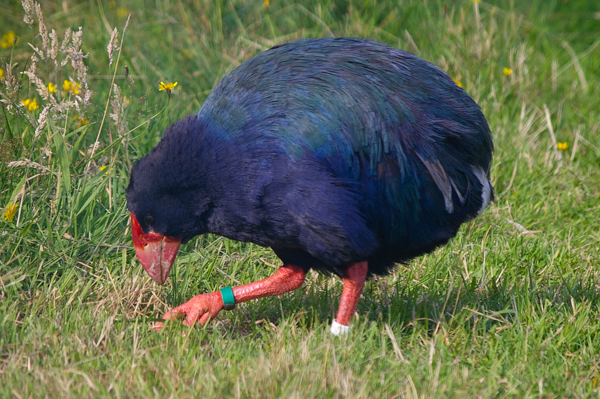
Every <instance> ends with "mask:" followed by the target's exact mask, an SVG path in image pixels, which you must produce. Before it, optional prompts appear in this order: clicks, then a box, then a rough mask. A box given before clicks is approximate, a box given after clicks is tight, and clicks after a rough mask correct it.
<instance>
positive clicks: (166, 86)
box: [158, 82, 177, 91]
mask: <svg viewBox="0 0 600 399" xmlns="http://www.w3.org/2000/svg"><path fill="white" fill-rule="evenodd" d="M176 86H177V82H175V83H165V82H160V85H159V86H158V91H163V90H167V91H171V90H173V89H174V88H175V87H176Z"/></svg>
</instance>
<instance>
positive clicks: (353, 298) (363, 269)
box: [331, 262, 369, 335]
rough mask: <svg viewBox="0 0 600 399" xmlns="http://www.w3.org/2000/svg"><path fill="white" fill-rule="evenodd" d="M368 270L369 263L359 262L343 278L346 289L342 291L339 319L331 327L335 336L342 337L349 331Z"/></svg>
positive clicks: (347, 270)
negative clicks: (341, 335)
mask: <svg viewBox="0 0 600 399" xmlns="http://www.w3.org/2000/svg"><path fill="white" fill-rule="evenodd" d="M368 270H369V263H368V262H358V263H355V264H353V265H352V266H350V267H349V268H348V269H346V275H345V276H344V277H343V278H342V282H343V283H344V288H343V289H342V299H341V300H340V307H339V309H338V313H337V317H336V318H335V320H334V323H333V324H332V326H331V332H332V333H333V334H334V335H340V334H343V333H346V332H347V331H348V328H347V327H348V326H350V322H351V321H352V316H354V312H356V305H358V299H359V298H360V295H361V294H362V291H363V288H364V287H365V280H366V279H367V271H368ZM336 324H337V325H336ZM344 327H346V328H344Z"/></svg>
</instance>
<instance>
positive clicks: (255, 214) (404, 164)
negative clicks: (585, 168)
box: [127, 38, 493, 335]
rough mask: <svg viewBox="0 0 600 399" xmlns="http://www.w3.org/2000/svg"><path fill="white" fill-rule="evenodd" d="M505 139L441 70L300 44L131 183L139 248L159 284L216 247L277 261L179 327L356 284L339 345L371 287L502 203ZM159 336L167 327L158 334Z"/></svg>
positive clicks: (358, 43)
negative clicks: (232, 244)
mask: <svg viewBox="0 0 600 399" xmlns="http://www.w3.org/2000/svg"><path fill="white" fill-rule="evenodd" d="M492 150H493V144H492V138H491V135H490V129H489V127H488V124H487V122H486V119H485V117H484V116H483V114H482V112H481V109H480V108H479V106H478V105H477V104H476V103H475V102H474V101H473V100H472V99H471V98H470V97H469V96H468V95H467V94H466V93H465V92H464V91H463V90H462V89H461V88H460V87H458V86H457V85H456V83H455V82H454V81H453V80H452V79H451V78H449V77H448V76H447V75H446V74H445V73H444V72H443V71H442V70H441V69H439V68H437V67H436V66H434V65H432V64H430V63H428V62H426V61H424V60H422V59H420V58H418V57H416V56H415V55H413V54H411V53H408V52H406V51H402V50H397V49H394V48H390V47H388V46H385V45H382V44H378V43H374V42H371V41H368V40H364V39H355V38H336V39H314V40H300V41H295V42H292V43H287V44H282V45H279V46H276V47H273V48H272V49H270V50H267V51H265V52H263V53H262V54H260V55H257V56H255V57H253V58H251V59H249V60H248V61H246V62H244V63H243V64H242V65H241V66H239V67H238V68H236V69H234V70H233V71H231V72H230V73H229V74H228V75H226V76H225V77H224V78H223V79H222V80H221V81H220V83H219V84H218V85H217V86H216V87H215V89H214V90H213V91H212V93H211V94H210V95H209V96H208V98H207V99H206V101H205V102H204V104H203V106H202V108H201V109H200V111H199V112H198V113H197V114H195V115H192V116H189V117H187V118H185V119H183V120H181V121H179V122H177V123H175V124H173V125H172V126H171V127H170V128H169V129H167V131H166V132H165V133H164V136H163V138H162V140H161V141H160V143H158V145H157V146H156V147H155V148H154V149H153V150H152V151H151V152H150V153H149V154H148V155H146V156H145V157H144V158H142V159H141V160H140V161H139V162H138V163H137V164H136V165H135V166H134V167H133V169H132V171H131V180H130V183H129V187H128V189H127V203H128V208H129V210H130V211H131V224H132V234H133V243H134V246H135V250H136V253H137V256H138V258H139V259H140V261H141V263H142V266H143V267H144V269H146V271H147V272H148V274H149V275H150V276H151V277H152V278H153V279H154V280H155V281H156V282H158V283H159V284H162V283H164V282H165V280H166V279H167V276H168V275H169V270H170V269H171V266H172V264H173V260H174V258H175V256H176V254H177V251H178V248H179V245H180V243H182V242H183V243H185V242H187V241H189V240H190V239H192V238H193V237H195V236H197V235H199V234H203V233H214V234H219V235H221V236H225V237H228V238H231V239H233V240H238V241H247V242H253V243H255V244H258V245H261V246H264V247H270V248H272V249H273V251H274V252H275V254H276V255H277V256H278V257H279V258H280V259H281V261H282V262H283V265H282V266H281V267H280V268H279V269H278V271H277V272H275V274H273V275H272V276H271V277H269V278H267V279H265V280H262V281H258V282H254V283H250V284H246V285H242V286H239V287H233V288H230V287H228V288H224V289H222V290H220V292H212V293H207V294H202V295H198V296H195V297H194V298H192V299H191V300H190V301H188V302H186V303H185V304H183V305H181V306H178V307H176V308H174V309H173V310H171V311H169V312H168V313H166V314H165V316H164V319H169V318H171V317H172V316H174V315H175V314H176V313H181V314H183V315H185V316H186V321H185V324H187V325H193V324H194V323H196V322H199V323H202V324H204V323H206V322H207V321H208V320H209V319H211V318H214V317H215V316H216V315H217V314H218V313H219V311H220V310H221V309H223V308H226V309H230V308H233V306H234V304H235V303H238V302H244V301H248V300H250V299H255V298H260V297H264V296H268V295H279V294H282V293H284V292H288V291H291V290H294V289H296V288H298V287H300V286H301V285H302V283H303V282H304V278H305V276H306V273H307V271H308V270H309V269H311V268H312V269H316V270H320V271H326V272H331V273H334V274H336V275H338V276H339V277H341V278H342V281H343V290H342V296H341V301H340V307H339V310H338V313H337V317H336V319H335V320H334V321H333V324H332V327H331V331H332V332H333V333H334V334H336V335H337V334H341V333H345V332H347V331H348V328H349V326H350V322H351V319H352V316H353V314H354V312H355V310H356V305H357V302H358V299H359V297H360V295H361V293H362V290H363V287H364V283H365V280H366V278H367V277H369V276H371V275H384V274H386V273H389V272H390V270H391V269H392V267H393V266H394V264H395V263H401V262H406V261H408V260H409V259H411V258H414V257H416V256H419V255H422V254H425V253H428V252H431V251H433V250H434V249H435V248H436V247H438V246H440V245H443V244H445V243H447V242H448V240H449V239H450V238H452V237H454V236H455V235H456V233H457V230H458V229H459V227H460V225H461V224H462V223H464V222H465V221H468V220H469V219H472V218H474V217H475V216H477V215H478V214H479V213H481V212H482V211H483V210H484V209H485V208H486V206H487V205H488V203H489V201H490V200H491V199H492V196H493V188H492V185H491V183H490V181H489V170H490V163H491V160H492ZM159 328H160V327H159Z"/></svg>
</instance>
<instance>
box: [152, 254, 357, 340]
mask: <svg viewBox="0 0 600 399" xmlns="http://www.w3.org/2000/svg"><path fill="white" fill-rule="evenodd" d="M304 277H306V272H305V271H304V269H302V268H301V267H298V266H294V265H285V266H282V267H280V268H279V269H277V271H276V272H275V274H273V275H272V276H271V277H269V278H267V279H265V280H261V281H256V282H254V283H250V284H245V285H240V286H239V287H234V288H233V296H234V298H235V302H236V303H239V302H246V301H249V300H251V299H257V298H262V297H265V296H273V295H280V294H283V293H285V292H288V291H292V290H295V289H297V288H299V287H300V286H301V285H302V284H303V283H304ZM359 295H360V294H359ZM221 309H223V298H222V297H221V293H220V292H210V293H207V294H201V295H196V296H195V297H193V298H192V299H190V300H189V301H187V302H186V303H184V304H183V305H181V306H178V307H176V308H174V309H172V310H170V311H168V312H167V313H165V315H164V316H163V319H165V320H170V319H172V318H177V317H178V316H180V315H183V316H185V317H186V320H185V321H184V322H183V324H185V325H188V326H193V325H194V324H195V323H196V322H199V323H200V324H205V323H206V322H207V321H209V320H210V319H213V318H214V317H215V316H216V315H217V314H218V313H219V312H220V311H221ZM162 325H163V324H162V323H159V324H158V325H157V326H156V327H155V330H158V331H160V329H161V328H162Z"/></svg>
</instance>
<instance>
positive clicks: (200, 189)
mask: <svg viewBox="0 0 600 399" xmlns="http://www.w3.org/2000/svg"><path fill="white" fill-rule="evenodd" d="M192 121H193V120H190V118H187V119H184V120H182V121H180V122H177V123H175V124H174V125H173V126H171V127H170V128H169V129H168V130H167V132H166V133H165V135H164V137H163V140H162V141H161V142H160V143H159V144H158V145H157V146H156V147H155V148H154V149H153V150H152V152H150V153H149V154H147V155H146V156H145V157H144V158H142V159H141V160H140V161H139V162H138V163H137V164H135V165H134V167H133V168H132V170H131V176H130V180H129V186H128V188H127V193H126V194H127V208H128V209H129V212H130V213H131V233H132V236H133V245H134V247H135V253H136V255H137V257H138V258H139V260H140V262H141V263H142V266H143V267H144V269H145V270H146V272H147V273H148V274H149V275H150V277H152V279H153V280H154V281H156V282H157V283H159V284H163V283H164V282H165V281H166V280H167V277H168V275H169V271H170V270H171V267H172V266H173V261H174V260H175V256H176V255H177V251H178V250H179V246H180V245H181V243H182V242H183V243H185V242H187V241H189V240H190V239H191V238H193V237H194V236H197V235H199V234H202V233H204V232H205V231H206V230H205V227H204V226H205V222H204V218H205V217H206V211H207V209H208V204H209V202H210V201H209V199H208V198H207V196H206V189H205V184H204V183H203V178H202V176H201V174H200V173H199V172H198V170H199V169H200V168H199V167H198V164H197V162H194V161H193V160H192V159H193V156H192V155H189V154H188V153H187V152H188V151H191V150H190V147H191V145H190V144H189V142H187V140H186V138H187V134H186V133H187V132H189V131H190V129H191V127H192V126H193V125H192V123H191V122H192Z"/></svg>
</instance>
